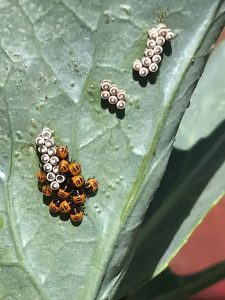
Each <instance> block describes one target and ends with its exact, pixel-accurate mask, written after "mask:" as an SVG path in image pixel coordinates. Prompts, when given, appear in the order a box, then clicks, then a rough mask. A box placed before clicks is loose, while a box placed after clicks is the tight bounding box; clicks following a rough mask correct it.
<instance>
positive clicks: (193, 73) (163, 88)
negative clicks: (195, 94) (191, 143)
mask: <svg viewBox="0 0 225 300" xmlns="http://www.w3.org/2000/svg"><path fill="white" fill-rule="evenodd" d="M221 3H222V1H214V2H213V3H212V1H209V0H207V1H204V4H203V3H202V1H197V2H196V1H188V2H187V1H184V0H182V1H175V0H173V1H169V2H168V1H157V2H155V1H148V2H146V3H144V2H143V3H140V2H137V1H129V2H128V3H127V4H126V3H124V4H121V3H120V2H118V1H113V2H108V1H102V2H100V1H82V3H81V2H79V1H72V0H71V1H70V0H64V1H53V0H52V1H44V0H41V1H38V2H37V1H27V0H18V1H13V0H9V1H7V0H3V1H1V4H0V8H1V10H0V14H1V16H0V22H1V26H0V41H1V48H0V61H1V64H0V73H1V77H0V89H1V97H0V101H1V111H0V114H1V118H0V120H1V125H0V126H1V132H0V135H1V136H0V138H1V142H2V145H3V147H2V148H1V158H2V160H1V169H0V171H1V172H0V177H1V182H0V184H1V195H2V201H1V202H0V214H1V219H0V220H1V222H0V224H1V226H0V227H1V229H0V240H1V243H0V265H2V266H4V268H2V269H4V270H3V272H1V277H2V278H3V279H2V278H1V281H2V282H4V285H3V287H2V289H1V291H0V297H6V296H7V295H10V292H11V291H10V289H9V286H10V285H9V283H10V282H9V278H10V276H9V274H10V272H14V271H13V269H12V268H11V269H10V267H9V266H11V265H12V264H13V266H15V267H13V268H15V269H14V270H15V274H16V275H15V281H14V282H13V287H14V288H15V293H16V289H17V288H18V286H21V282H23V285H26V286H27V289H26V290H24V292H22V291H21V294H18V295H19V296H18V299H24V296H26V295H30V298H31V299H33V298H36V299H38V298H40V299H43V298H46V299H57V300H60V299H65V298H66V299H67V298H68V299H69V298H73V299H74V298H75V299H82V300H85V299H106V298H107V297H108V298H112V296H113V295H114V293H115V292H116V289H117V287H118V284H119V282H120V281H121V278H122V277H123V275H124V273H125V271H126V269H127V267H128V264H129V261H130V259H128V258H131V254H132V251H133V246H134V241H135V238H136V236H137V233H138V231H139V228H140V225H141V223H142V220H143V218H144V214H145V212H146V210H147V208H148V205H149V202H150V200H151V198H152V196H153V194H154V192H155V190H156V188H157V187H158V185H159V182H160V180H161V177H162V175H163V173H164V170H165V168H166V164H167V161H168V158H169V154H170V151H171V148H172V144H173V141H174V136H175V133H176V130H177V127H178V124H179V122H180V119H181V117H182V115H183V113H184V111H185V108H186V106H187V105H188V101H189V99H190V95H191V94H192V91H193V89H194V87H195V84H196V82H197V80H198V78H199V76H200V75H201V72H202V68H203V66H204V64H205V56H206V54H207V52H208V50H209V48H210V46H211V44H212V42H213V41H214V39H215V38H216V36H217V35H218V33H219V30H220V27H221V24H222V20H223V16H219V17H218V15H217V13H218V11H219V10H220V7H221ZM162 18H164V19H165V20H164V21H165V23H166V24H167V25H168V26H169V27H170V28H171V29H172V30H173V31H174V32H175V34H176V37H175V39H174V41H173V42H172V53H169V51H168V49H167V51H166V54H167V55H164V58H163V61H162V64H161V68H160V72H159V74H158V76H157V78H152V79H151V80H150V82H145V86H143V82H142V83H141V84H139V82H138V81H136V80H134V78H133V76H132V71H131V66H132V62H133V60H134V59H135V57H136V56H138V57H141V56H142V54H143V51H144V46H145V43H146V32H147V30H148V29H149V28H150V27H151V26H153V25H154V24H156V23H157V22H158V21H159V19H161V20H162ZM199 49H201V51H202V53H201V56H200V58H199V59H198V60H197V61H196V62H194V63H193V61H192V58H193V57H194V56H195V55H196V54H197V53H199V52H198V50H199ZM104 78H107V79H111V80H113V81H114V82H115V83H116V84H117V85H118V86H119V88H121V89H125V90H126V91H127V94H128V97H127V103H128V104H127V108H126V114H125V116H122V115H118V114H116V113H113V112H112V111H111V112H110V111H109V110H108V109H103V108H102V107H101V104H100V95H99V82H100V81H101V80H102V79H104ZM44 125H47V126H48V127H50V128H52V129H53V130H55V132H56V141H57V142H58V144H66V145H68V147H69V151H70V153H71V156H72V157H73V158H75V159H76V160H78V161H79V162H80V163H81V165H82V173H83V175H84V176H85V178H88V177H91V176H94V175H95V176H96V178H97V179H98V181H99V182H100V188H99V192H98V194H97V196H96V197H95V198H91V199H89V201H88V203H87V209H86V213H87V216H86V217H85V219H84V221H83V223H82V225H81V226H80V227H78V228H76V227H73V226H72V225H71V224H70V222H65V221H63V220H60V219H59V218H53V217H51V216H50V215H49V212H48V208H47V207H45V205H44V204H43V201H42V196H41V194H40V193H39V191H38V189H37V182H36V178H35V173H36V170H37V169H38V159H37V157H36V154H35V147H34V139H35V137H36V135H37V134H38V133H39V132H40V130H41V128H42V127H43V126H44ZM10 270H11V271H10ZM24 278H25V279H24ZM7 282H8V284H7ZM31 290H32V293H33V294H31Z"/></svg>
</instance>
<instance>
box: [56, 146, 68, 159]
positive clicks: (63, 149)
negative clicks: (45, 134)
mask: <svg viewBox="0 0 225 300" xmlns="http://www.w3.org/2000/svg"><path fill="white" fill-rule="evenodd" d="M56 151H57V155H58V157H59V158H61V159H64V158H66V157H67V156H68V154H69V152H68V149H67V146H58V147H57V149H56Z"/></svg>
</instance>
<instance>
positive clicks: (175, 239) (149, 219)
mask: <svg viewBox="0 0 225 300" xmlns="http://www.w3.org/2000/svg"><path fill="white" fill-rule="evenodd" d="M224 56H225V43H222V44H221V45H220V46H219V47H218V48H216V50H215V51H214V52H213V53H212V55H211V56H210V59H209V61H208V63H207V65H206V68H205V70H204V73H203V75H202V78H201V80H200V81H199V83H198V86H197V88H196V89H195V92H194V93H193V96H192V97H191V106H190V108H189V109H188V110H187V112H186V113H185V115H184V118H183V119H182V122H181V124H180V127H179V130H178V133H177V136H176V143H175V145H176V146H177V147H178V146H179V148H180V149H177V148H174V149H173V151H172V154H171V156H170V160H169V164H168V166H167V170H166V173H165V175H164V178H163V180H162V182H161V184H160V187H159V189H158V191H157V193H156V196H155V198H154V200H153V201H152V203H151V204H150V207H149V209H148V212H147V214H146V217H145V222H144V225H143V228H142V231H141V233H140V235H139V237H138V243H137V247H136V251H135V254H134V258H133V260H132V262H131V264H130V268H129V269H128V272H127V274H126V276H125V279H124V282H123V283H122V287H121V290H120V293H122V294H124V293H125V292H126V291H128V292H129V290H130V289H131V288H133V289H136V288H138V286H142V285H144V284H146V282H148V281H149V280H150V279H151V278H152V277H154V276H156V275H157V274H159V273H160V272H161V271H162V270H163V269H164V268H165V267H166V266H167V265H168V263H169V262H170V260H171V259H172V258H173V257H174V256H175V255H176V253H177V252H178V251H179V249H180V248H181V247H182V246H183V245H184V243H186V241H187V239H188V237H189V236H190V235H191V233H192V232H193V230H194V229H195V228H196V227H197V226H198V225H199V223H200V222H201V221H202V219H203V218H204V217H205V215H206V214H207V213H208V211H209V210H210V209H211V208H212V207H213V206H214V205H215V204H216V203H217V202H218V201H219V200H220V199H221V197H222V196H223V195H224V193H225V185H224V174H225V162H224V160H225V159H224V149H225V136H224V131H225V120H224V113H223V112H224V109H225V102H224V98H225V88H224V83H223V79H222V78H223V75H222V74H223V73H224V70H225V59H224ZM218 74H220V76H218ZM206 87H207V88H206ZM146 241H148V242H146ZM143 257H145V259H144V260H143ZM135 284H136V285H135ZM146 289H148V287H146ZM174 299H175V298H174Z"/></svg>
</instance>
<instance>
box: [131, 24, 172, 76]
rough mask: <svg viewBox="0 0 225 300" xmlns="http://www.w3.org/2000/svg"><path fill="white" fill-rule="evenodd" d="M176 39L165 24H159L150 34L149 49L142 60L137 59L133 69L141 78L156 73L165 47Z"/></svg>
mask: <svg viewBox="0 0 225 300" xmlns="http://www.w3.org/2000/svg"><path fill="white" fill-rule="evenodd" d="M173 37H174V34H173V32H172V31H171V30H170V29H169V28H167V27H166V25H164V24H162V23H161V24H159V25H158V26H157V27H156V28H152V29H151V30H149V32H148V40H147V47H146V48H145V51H144V57H143V58H142V59H136V60H135V61H134V63H133V69H134V70H135V71H137V72H139V75H140V76H141V77H145V76H147V75H148V74H149V72H153V73H154V72H156V71H157V70H158V68H159V66H158V64H159V63H160V62H161V54H162V52H163V47H162V46H163V45H164V44H165V42H166V41H170V40H171V39H172V38H173Z"/></svg>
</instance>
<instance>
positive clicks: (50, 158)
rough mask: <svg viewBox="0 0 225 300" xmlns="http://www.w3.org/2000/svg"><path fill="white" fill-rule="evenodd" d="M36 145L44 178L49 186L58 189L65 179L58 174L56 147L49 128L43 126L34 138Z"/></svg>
mask: <svg viewBox="0 0 225 300" xmlns="http://www.w3.org/2000/svg"><path fill="white" fill-rule="evenodd" d="M36 145H37V151H38V153H39V154H40V160H41V162H42V163H43V171H44V172H45V173H46V179H47V181H48V182H49V183H50V188H51V189H52V190H58V189H59V185H60V184H61V183H63V182H64V181H65V176H64V175H62V174H59V165H58V163H59V158H58V156H57V147H56V146H55V141H54V138H53V137H52V131H51V130H50V129H49V128H44V129H43V131H42V132H41V134H40V135H39V136H38V137H37V138H36Z"/></svg>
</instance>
